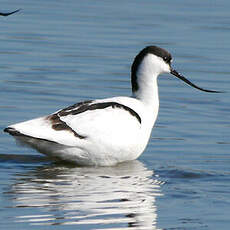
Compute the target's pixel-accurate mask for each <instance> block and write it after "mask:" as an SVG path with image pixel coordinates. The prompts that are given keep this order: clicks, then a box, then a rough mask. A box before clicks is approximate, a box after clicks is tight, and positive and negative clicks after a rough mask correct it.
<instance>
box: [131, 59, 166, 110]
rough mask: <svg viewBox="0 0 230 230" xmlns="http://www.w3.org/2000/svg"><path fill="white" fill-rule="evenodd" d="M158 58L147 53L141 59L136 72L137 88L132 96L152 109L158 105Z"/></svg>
mask: <svg viewBox="0 0 230 230" xmlns="http://www.w3.org/2000/svg"><path fill="white" fill-rule="evenodd" d="M158 58H159V57H156V56H154V55H147V56H146V57H145V58H144V59H143V61H142V62H141V64H140V65H139V67H138V70H137V73H136V76H137V84H138V89H137V90H136V91H134V92H133V97H135V98H137V99H139V100H141V101H142V102H143V103H144V104H147V105H149V106H151V107H154V109H156V108H158V106H159V96H158V85H157V77H158V75H159V74H160V73H161V71H160V69H159V68H158V65H159V64H158V60H157V59H158ZM153 63H156V65H153Z"/></svg>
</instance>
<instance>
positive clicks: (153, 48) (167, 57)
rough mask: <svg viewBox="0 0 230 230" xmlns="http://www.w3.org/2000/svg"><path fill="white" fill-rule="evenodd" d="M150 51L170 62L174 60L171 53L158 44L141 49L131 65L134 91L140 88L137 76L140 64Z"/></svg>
mask: <svg viewBox="0 0 230 230" xmlns="http://www.w3.org/2000/svg"><path fill="white" fill-rule="evenodd" d="M149 53H150V54H154V55H156V56H158V57H161V58H162V59H163V60H164V61H165V62H166V63H168V64H170V62H171V60H172V56H171V54H170V53H169V52H168V51H167V50H165V49H162V48H160V47H158V46H147V47H145V48H144V49H143V50H141V51H140V53H139V54H138V55H137V56H136V57H135V59H134V61H133V64H132V67H131V81H132V91H133V92H135V91H137V90H138V84H137V76H136V73H137V69H138V66H139V65H140V63H141V62H142V60H143V58H144V57H145V56H146V55H147V54H149Z"/></svg>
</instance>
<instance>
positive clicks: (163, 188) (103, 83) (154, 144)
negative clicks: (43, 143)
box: [0, 0, 230, 230]
mask: <svg viewBox="0 0 230 230" xmlns="http://www.w3.org/2000/svg"><path fill="white" fill-rule="evenodd" d="M229 7H230V3H229V1H227V0H220V1H212V0H208V1H198V0H195V1H187V2H185V1H180V0H175V1H173V3H172V1H168V0H165V1H158V2H156V1H147V0H144V1H141V2H140V1H125V2H124V1H116V2H114V1H89V0H85V1H73V0H69V1H57V0H56V1H54V0H50V1H28V0H20V1H16V0H10V1H9V0H3V1H2V2H1V9H0V10H1V11H6V12H7V11H11V10H15V9H17V8H21V9H22V10H21V11H20V12H18V13H17V14H15V15H11V16H9V17H1V18H0V26H1V32H0V40H1V46H0V70H1V76H0V98H1V100H0V111H1V115H0V118H1V119H0V128H1V129H3V128H4V127H6V126H7V125H9V124H12V123H16V122H19V121H23V120H26V119H31V118H34V117H38V116H41V115H44V114H49V113H51V112H54V111H56V110H58V109H60V108H63V107H64V106H68V105H71V104H73V103H76V102H78V101H81V100H87V99H93V98H105V97H112V96H116V95H126V96H128V95H130V79H129V72H130V65H131V63H132V60H133V58H134V56H135V55H136V54H137V52H139V50H141V49H142V48H143V47H145V46H146V45H152V44H154V45H158V46H161V47H164V48H166V49H168V50H169V51H170V52H171V53H172V55H173V57H174V59H173V61H174V63H173V66H174V67H175V69H177V70H178V71H179V72H181V73H183V74H184V75H185V76H186V77H188V78H189V79H190V80H192V81H193V82H194V83H196V84H198V85H200V86H201V87H204V88H209V89H213V90H222V91H226V93H224V94H208V93H203V92H199V91H197V90H195V89H192V88H189V87H188V86H187V85H185V84H184V83H182V82H181V81H179V80H178V79H175V78H173V77H172V76H168V75H163V76H161V77H160V78H159V92H160V112H159V117H158V120H157V123H156V125H155V128H154V130H153V133H152V136H151V139H150V143H149V145H148V147H147V149H146V151H145V152H144V153H143V155H142V156H141V157H140V158H139V159H138V160H137V161H134V162H129V163H125V164H121V165H118V166H116V167H109V168H87V167H83V168H76V167H73V166H72V165H59V164H55V163H53V162H52V161H50V160H49V159H48V158H45V157H44V156H41V155H39V154H38V153H36V152H35V151H33V150H30V149H25V148H21V147H19V146H17V145H16V144H15V143H14V141H13V139H12V137H10V136H8V135H6V134H5V133H3V132H1V133H0V136H1V137H0V171H1V173H0V176H1V183H0V203H1V206H0V222H1V226H2V228H4V229H16V228H17V229H31V227H32V228H33V229H52V228H54V229H114V230H115V229H129V228H131V229H199V230H200V229H226V230H227V229H229V226H230V219H229V213H230V197H229V190H230V184H229V181H230V167H229V165H230V157H229V148H230V141H229V127H230V125H229V115H230V110H229V108H230V103H229V101H230V96H229V93H228V92H229V75H230V70H229V60H230V57H229V54H230V48H229V47H230V42H229V41H230V26H229V25H230V23H229V20H230V19H229Z"/></svg>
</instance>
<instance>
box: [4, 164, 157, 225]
mask: <svg viewBox="0 0 230 230" xmlns="http://www.w3.org/2000/svg"><path fill="white" fill-rule="evenodd" d="M14 181H15V182H14V183H13V184H12V186H11V187H10V188H9V190H8V191H7V192H6V193H7V194H10V195H11V199H12V202H13V205H12V206H11V207H9V208H24V209H30V208H33V209H32V213H29V214H26V215H17V216H16V217H15V220H14V221H15V222H20V223H21V222H23V223H29V224H30V225H81V226H84V225H85V226H86V225H92V226H93V225H97V229H102V228H103V229H120V228H121V227H122V229H124V228H123V226H124V225H126V226H127V227H130V226H131V227H133V229H156V219H157V207H156V204H155V199H156V197H157V196H159V195H161V192H160V186H161V182H160V181H159V180H157V177H156V176H155V175H154V174H153V172H152V171H150V170H148V169H146V168H145V166H144V165H143V164H142V163H140V162H139V161H134V162H129V163H124V164H120V165H118V166H116V167H109V168H107V167H105V168H89V167H82V168H73V167H66V166H61V165H51V166H42V167H41V166H40V167H37V168H36V169H35V170H31V171H27V173H24V174H19V175H18V174H17V175H15V179H14ZM41 209H42V210H43V211H42V212H40V210H41ZM111 224H112V226H113V228H111ZM101 225H103V227H102V226H101ZM106 225H108V226H107V227H109V228H106ZM109 225H110V226H109ZM100 226H101V228H100Z"/></svg>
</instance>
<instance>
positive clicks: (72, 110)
mask: <svg viewBox="0 0 230 230" xmlns="http://www.w3.org/2000/svg"><path fill="white" fill-rule="evenodd" d="M110 106H111V107H112V108H120V109H124V110H126V111H128V112H129V113H130V114H131V115H132V116H134V117H135V118H136V119H137V120H138V121H139V123H141V118H140V116H139V115H138V113H137V112H135V111H134V110H133V109H131V108H129V107H128V106H126V105H122V104H120V103H117V102H102V103H94V104H92V101H86V102H83V103H78V104H75V105H73V106H70V107H67V108H65V109H63V110H61V111H59V112H57V113H56V114H54V115H53V116H57V115H58V117H62V116H67V115H77V114H80V113H84V112H86V111H89V110H96V109H105V108H107V107H110ZM54 119H55V118H54Z"/></svg>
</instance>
